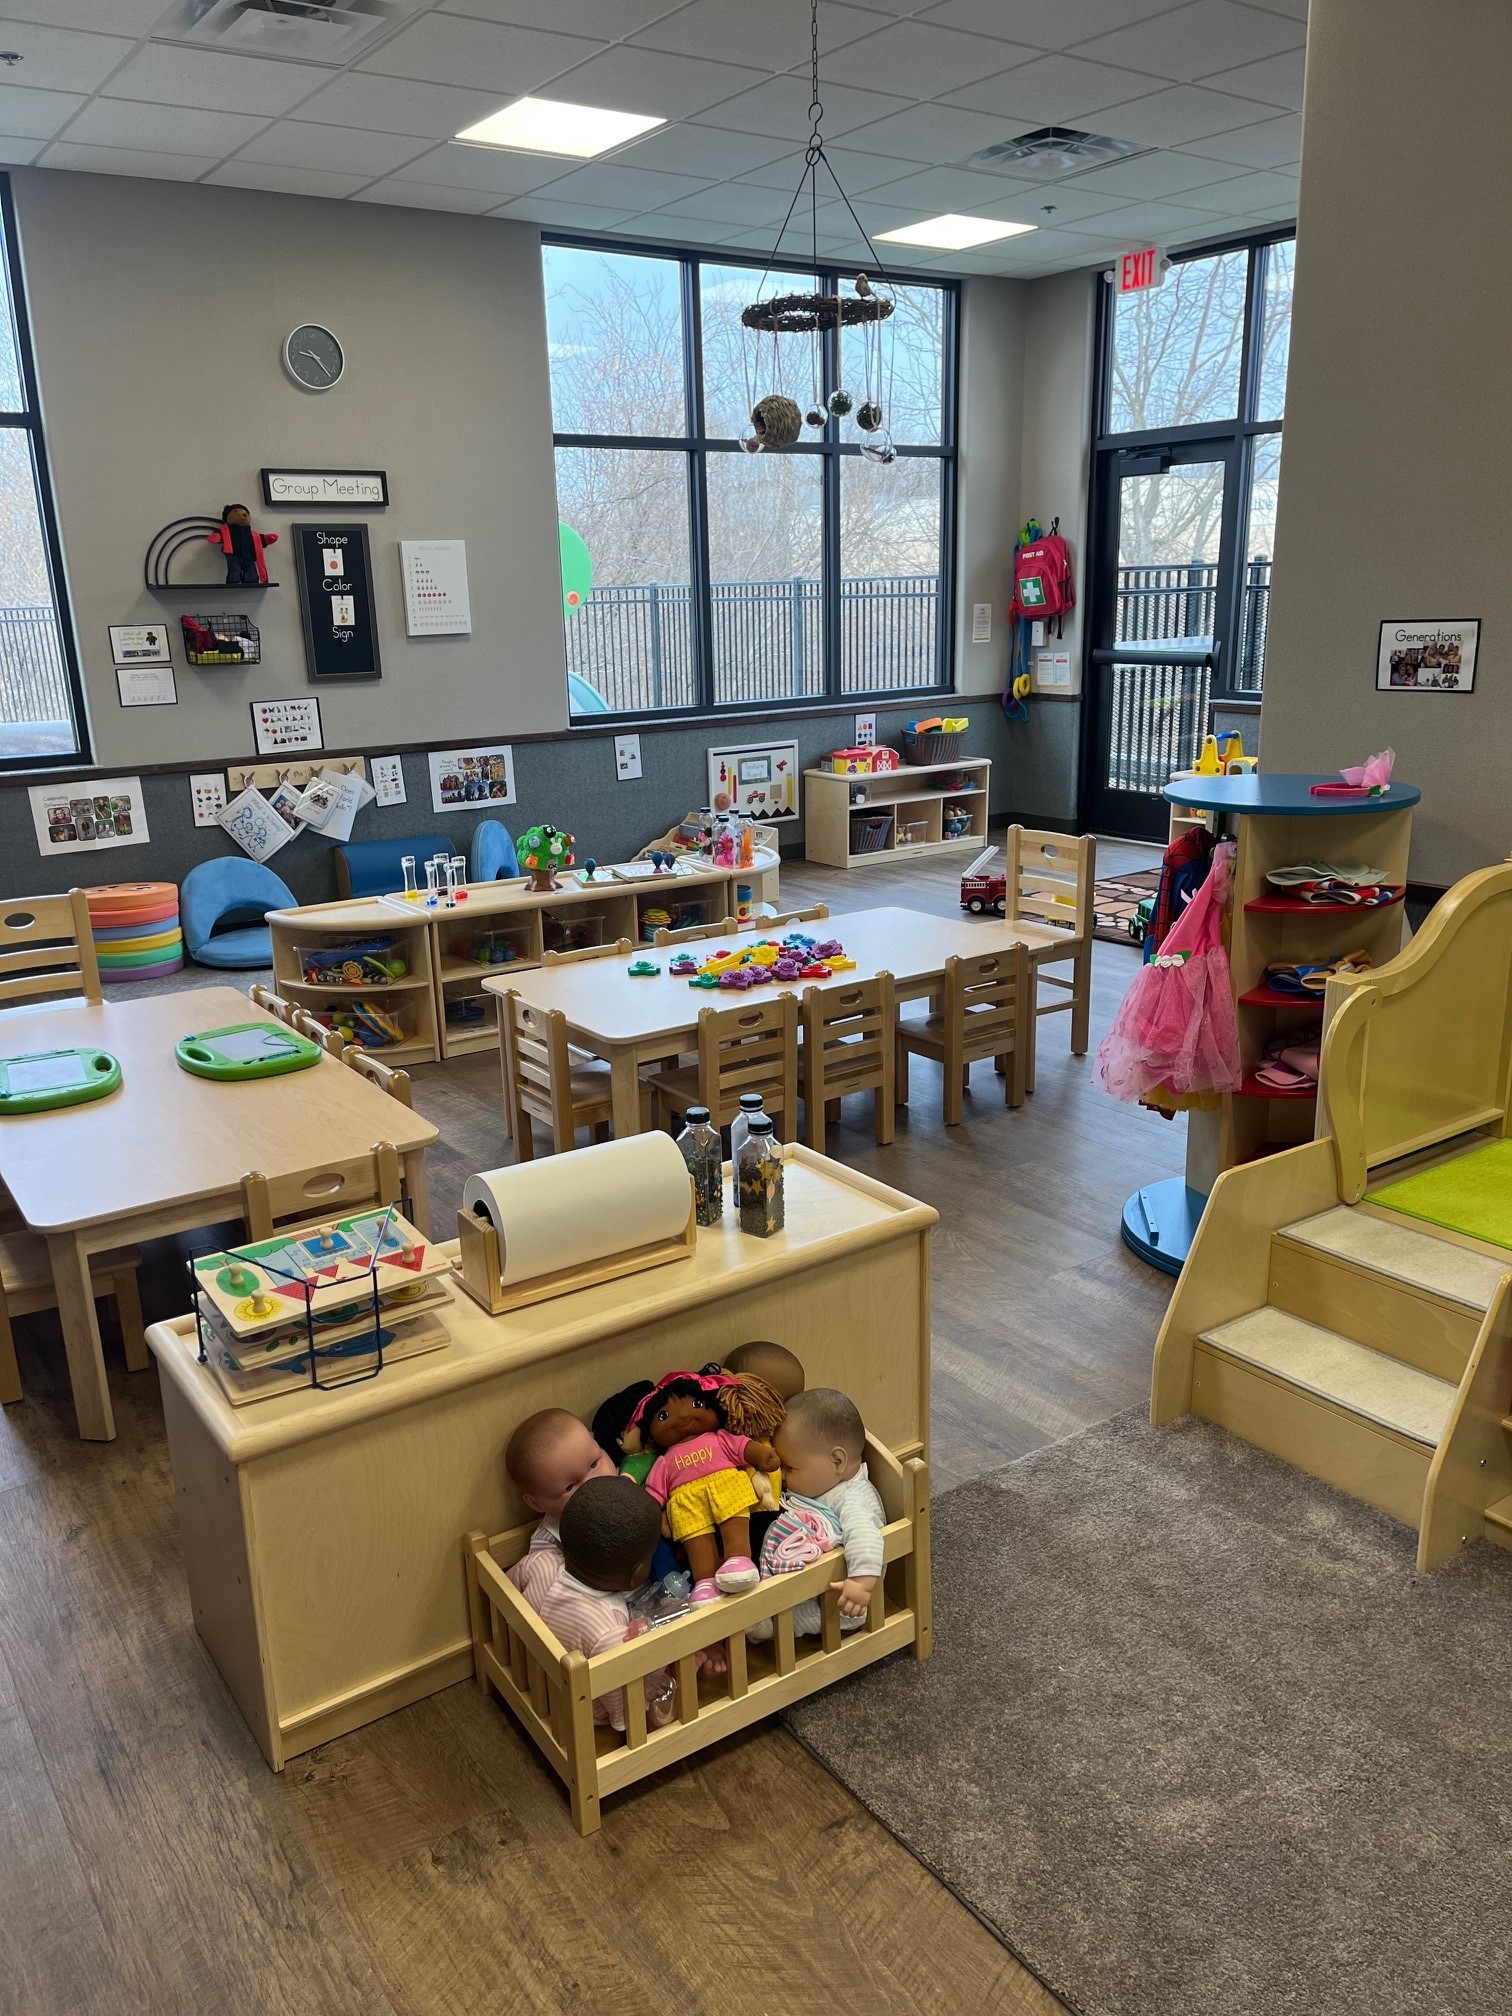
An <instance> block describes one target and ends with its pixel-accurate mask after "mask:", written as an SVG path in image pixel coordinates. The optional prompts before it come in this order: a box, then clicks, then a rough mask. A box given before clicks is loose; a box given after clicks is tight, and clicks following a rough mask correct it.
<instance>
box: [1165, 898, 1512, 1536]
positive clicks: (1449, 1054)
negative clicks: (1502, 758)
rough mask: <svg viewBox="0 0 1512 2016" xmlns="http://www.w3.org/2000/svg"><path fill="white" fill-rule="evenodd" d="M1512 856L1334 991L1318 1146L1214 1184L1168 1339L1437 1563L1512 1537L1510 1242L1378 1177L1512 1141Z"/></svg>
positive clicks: (1171, 1379) (1200, 1405) (1249, 1437)
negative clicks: (1384, 1192)
mask: <svg viewBox="0 0 1512 2016" xmlns="http://www.w3.org/2000/svg"><path fill="white" fill-rule="evenodd" d="M1509 982H1512V865H1503V866H1501V867H1496V868H1486V869H1482V870H1481V871H1479V872H1478V873H1476V874H1474V875H1469V876H1467V877H1466V878H1465V879H1464V881H1462V882H1460V883H1458V884H1456V886H1455V887H1454V888H1453V889H1451V890H1450V891H1449V893H1448V894H1447V895H1446V896H1445V897H1444V898H1443V899H1442V901H1441V902H1440V903H1439V904H1438V905H1437V907H1436V908H1435V909H1434V910H1433V912H1432V914H1431V915H1430V916H1429V918H1428V920H1427V921H1426V923H1425V924H1424V925H1423V928H1422V930H1421V931H1419V933H1418V934H1417V936H1416V937H1415V938H1414V939H1413V940H1412V942H1411V944H1410V945H1409V946H1408V947H1407V949H1406V950H1405V951H1404V952H1402V953H1401V954H1400V955H1399V956H1398V957H1397V958H1395V959H1393V960H1391V961H1390V962H1389V963H1388V964H1386V965H1384V966H1381V967H1379V968H1377V969H1376V970H1375V971H1373V972H1370V973H1366V974H1362V975H1361V976H1360V977H1359V978H1357V979H1354V980H1343V981H1341V980H1331V981H1330V982H1329V984H1328V993H1327V1000H1326V1003H1325V1028H1324V1039H1323V1051H1322V1082H1321V1094H1320V1099H1319V1106H1318V1133H1317V1137H1316V1138H1315V1139H1314V1140H1311V1141H1308V1142H1306V1143H1303V1144H1300V1145H1298V1146H1296V1147H1292V1148H1287V1149H1284V1150H1282V1151H1281V1152H1279V1153H1276V1154H1272V1155H1269V1156H1266V1157H1264V1158H1263V1159H1260V1160H1257V1161H1251V1162H1245V1163H1240V1164H1238V1165H1236V1166H1234V1167H1231V1168H1229V1169H1226V1170H1225V1171H1224V1172H1223V1173H1222V1174H1221V1175H1219V1177H1218V1178H1217V1180H1216V1182H1215V1183H1214V1185H1213V1189H1212V1195H1211V1197H1210V1198H1209V1200H1208V1205H1207V1210H1206V1212H1205V1213H1204V1215H1203V1218H1202V1221H1201V1225H1200V1227H1199V1229H1198V1232H1197V1236H1196V1239H1195V1240H1194V1242H1193V1245H1192V1249H1191V1254H1190V1257H1189V1258H1188V1260H1187V1263H1186V1266H1185V1268H1184V1270H1183V1272H1182V1275H1181V1279H1180V1283H1179V1285H1178V1287H1177V1289H1176V1293H1175V1295H1174V1296H1173V1298H1172V1301H1171V1305H1170V1309H1169V1311H1168V1313H1167V1315H1166V1320H1165V1322H1164V1324H1163V1325H1162V1327H1161V1332H1160V1338H1159V1341H1158V1343H1157V1345H1156V1350H1155V1373H1154V1383H1153V1390H1152V1394H1151V1407H1150V1414H1151V1420H1152V1421H1153V1422H1154V1423H1155V1424H1156V1425H1157V1426H1158V1425H1160V1424H1161V1423H1163V1422H1168V1421H1171V1420H1174V1419H1176V1418H1177V1417H1178V1416H1179V1415H1182V1414H1184V1413H1187V1412H1189V1411H1190V1412H1192V1413H1195V1414H1199V1415H1202V1416H1204V1417H1205V1418H1206V1419H1208V1420H1210V1421H1215V1422H1217V1423H1218V1424H1219V1425H1220V1426H1221V1427H1224V1428H1227V1429H1229V1430H1230V1431H1231V1432H1232V1433H1234V1434H1236V1435H1240V1436H1242V1437H1243V1438H1244V1439H1245V1440H1246V1441H1249V1442H1253V1443H1255V1444H1257V1445H1258V1446H1259V1447H1261V1448H1263V1449H1268V1450H1269V1451H1270V1452H1271V1453H1272V1454H1273V1455H1276V1456H1280V1457H1282V1458H1284V1459H1285V1460H1286V1461H1287V1462H1290V1463H1295V1464H1296V1465H1297V1466H1298V1467H1299V1468H1300V1469H1303V1470H1307V1471H1309V1472H1311V1474H1312V1475H1313V1476H1315V1477H1321V1478H1322V1479H1324V1481H1325V1482H1327V1483H1329V1484H1332V1485H1334V1486H1335V1487H1337V1488H1338V1489H1339V1490H1342V1491H1347V1492H1350V1493H1351V1494H1352V1495H1353V1496H1355V1497H1357V1498H1362V1499H1364V1500H1365V1501H1366V1502H1367V1503H1368V1504H1371V1505H1375V1506H1378V1507H1379V1508H1380V1509H1381V1510H1382V1511H1385V1512H1389V1513H1391V1514H1393V1515H1394V1516H1395V1517H1396V1518H1398V1519H1401V1520H1404V1521H1406V1523H1408V1524H1409V1525H1411V1526H1413V1527H1414V1528H1415V1529H1416V1530H1417V1534H1418V1555H1417V1560H1418V1566H1419V1568H1421V1569H1429V1568H1435V1567H1437V1566H1439V1565H1440V1564H1441V1563H1442V1562H1444V1561H1447V1560H1448V1559H1449V1558H1450V1557H1451V1556H1452V1555H1454V1554H1455V1553H1457V1552H1458V1551H1459V1549H1460V1548H1461V1547H1464V1546H1466V1545H1468V1544H1469V1543H1470V1542H1472V1541H1475V1540H1479V1539H1483V1538H1484V1539H1488V1540H1491V1541H1493V1542H1495V1543H1496V1544H1498V1545H1500V1546H1504V1547H1509V1548H1512V1249H1508V1248H1505V1247H1502V1246H1499V1245H1496V1244H1493V1243H1490V1242H1488V1241H1486V1240H1484V1239H1480V1238H1474V1237H1470V1236H1468V1235H1466V1234H1463V1233H1460V1232H1456V1231H1452V1230H1447V1229H1444V1228H1443V1227H1441V1226H1438V1225H1432V1224H1427V1223H1424V1222H1422V1221H1420V1220H1418V1219H1415V1218H1408V1217H1405V1216H1403V1215H1402V1214H1401V1213H1400V1212H1399V1211H1397V1210H1394V1209H1391V1208H1389V1207H1387V1206H1385V1205H1383V1204H1380V1203H1377V1202H1375V1201H1373V1196H1372V1189H1371V1186H1372V1184H1373V1183H1379V1181H1380V1180H1381V1179H1382V1178H1389V1179H1390V1180H1392V1181H1395V1180H1397V1179H1399V1178H1402V1177H1404V1176H1407V1175H1409V1174H1413V1173H1415V1172H1417V1171H1419V1170H1422V1169H1426V1168H1434V1167H1439V1166H1441V1165H1443V1164H1445V1163H1447V1162H1450V1161H1452V1160H1454V1159H1455V1158H1457V1157H1460V1156H1463V1155H1465V1154H1467V1153H1469V1152H1470V1151H1472V1150H1474V1149H1476V1148H1479V1147H1482V1146H1483V1145H1484V1144H1485V1143H1486V1142H1487V1141H1488V1140H1498V1139H1503V1138H1506V1137H1508V1136H1509V1135H1512V992H1509Z"/></svg>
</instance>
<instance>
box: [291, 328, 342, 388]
mask: <svg viewBox="0 0 1512 2016" xmlns="http://www.w3.org/2000/svg"><path fill="white" fill-rule="evenodd" d="M283 361H284V369H285V370H286V371H287V372H288V374H289V376H290V377H291V378H292V379H293V380H294V383H295V384H296V385H298V386H301V387H302V388H303V389H304V390H305V391H306V392H329V391H330V389H331V387H332V386H333V385H334V384H335V383H336V381H337V379H338V378H339V377H340V376H341V374H342V372H343V371H344V370H345V369H346V356H345V354H344V353H343V351H342V348H341V345H340V344H339V343H338V342H337V341H336V338H335V337H334V336H333V335H332V334H331V332H330V330H329V329H323V328H322V327H321V325H320V324H319V323H318V322H302V323H301V324H300V326H299V327H298V328H297V329H296V330H295V331H294V333H293V334H292V335H291V336H288V337H286V338H285V340H284V346H283Z"/></svg>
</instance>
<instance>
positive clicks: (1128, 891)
mask: <svg viewBox="0 0 1512 2016" xmlns="http://www.w3.org/2000/svg"><path fill="white" fill-rule="evenodd" d="M1159 887H1160V870H1159V869H1158V868H1136V869H1134V870H1132V871H1131V872H1130V873H1129V874H1127V875H1110V876H1109V877H1108V878H1107V880H1106V881H1099V882H1097V883H1095V884H1094V885H1093V890H1092V917H1093V925H1092V936H1093V937H1094V938H1102V939H1104V940H1106V941H1107V942H1108V943H1110V944H1113V945H1129V944H1132V943H1133V942H1134V941H1133V940H1132V939H1131V938H1130V936H1129V920H1130V918H1131V917H1132V916H1133V915H1134V912H1135V911H1136V910H1137V909H1138V908H1139V906H1140V904H1141V903H1143V901H1144V900H1145V898H1146V897H1147V896H1153V895H1154V894H1155V891H1156V890H1157V889H1158V888H1159Z"/></svg>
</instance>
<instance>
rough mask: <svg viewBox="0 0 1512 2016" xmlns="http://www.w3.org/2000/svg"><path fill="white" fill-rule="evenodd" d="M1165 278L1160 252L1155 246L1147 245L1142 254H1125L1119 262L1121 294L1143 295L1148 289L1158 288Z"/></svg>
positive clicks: (1119, 287) (1119, 289) (1119, 288)
mask: <svg viewBox="0 0 1512 2016" xmlns="http://www.w3.org/2000/svg"><path fill="white" fill-rule="evenodd" d="M1164 278H1165V271H1164V268H1163V267H1162V266H1161V263H1160V252H1159V249H1158V247H1156V246H1154V245H1146V246H1145V248H1144V250H1143V251H1142V252H1125V254H1124V255H1123V257H1122V258H1121V259H1120V260H1119V262H1118V291H1119V293H1120V294H1139V293H1142V292H1143V290H1144V289H1145V288H1146V287H1158V286H1159V285H1160V283H1161V281H1162V280H1163V279H1164Z"/></svg>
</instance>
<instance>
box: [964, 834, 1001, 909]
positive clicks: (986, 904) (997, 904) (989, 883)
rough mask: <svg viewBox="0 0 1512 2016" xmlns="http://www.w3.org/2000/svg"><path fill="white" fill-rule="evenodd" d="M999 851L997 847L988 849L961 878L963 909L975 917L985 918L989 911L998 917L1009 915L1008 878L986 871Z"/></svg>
mask: <svg viewBox="0 0 1512 2016" xmlns="http://www.w3.org/2000/svg"><path fill="white" fill-rule="evenodd" d="M997 851H998V850H997V849H996V847H988V848H986V849H985V850H984V851H983V852H982V853H980V854H978V856H977V857H976V859H975V861H973V862H972V864H971V866H970V867H969V868H968V869H967V870H966V872H965V874H964V875H963V876H962V877H961V908H962V909H963V910H969V911H970V912H971V914H972V916H973V917H982V916H985V915H986V913H987V912H988V911H989V910H990V911H992V912H993V914H994V915H995V916H998V917H1006V916H1007V914H1008V877H1007V876H1006V875H1005V874H1002V873H999V872H993V871H988V870H987V869H986V864H987V863H988V862H989V861H990V860H991V859H992V857H993V855H994V854H996V852H997ZM984 871H986V872H984Z"/></svg>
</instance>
